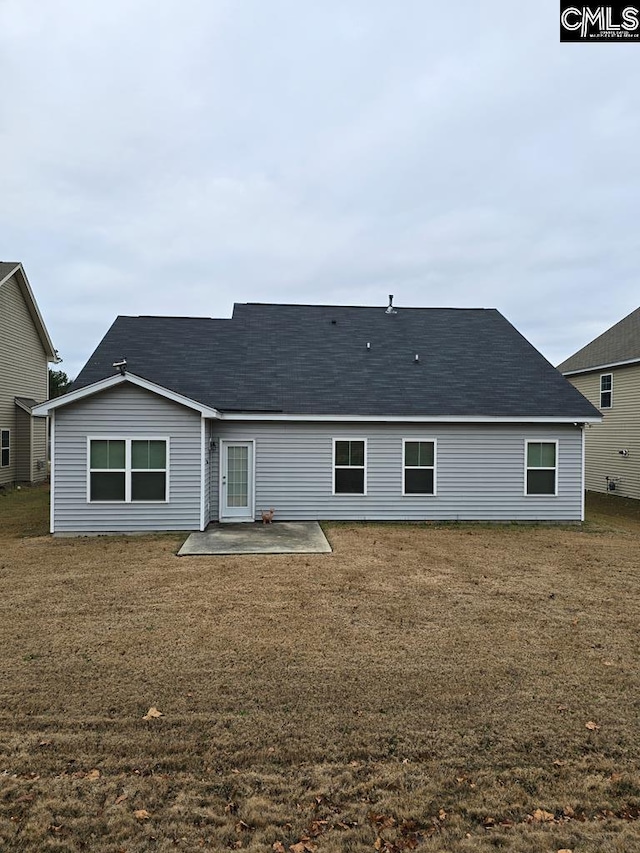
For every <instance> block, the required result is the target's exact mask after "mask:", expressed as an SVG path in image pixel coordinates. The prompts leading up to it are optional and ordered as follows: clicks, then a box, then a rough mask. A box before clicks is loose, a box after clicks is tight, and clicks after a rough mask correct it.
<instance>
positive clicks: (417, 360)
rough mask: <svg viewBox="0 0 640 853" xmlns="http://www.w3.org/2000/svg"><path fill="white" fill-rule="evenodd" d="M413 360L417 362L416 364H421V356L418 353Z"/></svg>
mask: <svg viewBox="0 0 640 853" xmlns="http://www.w3.org/2000/svg"><path fill="white" fill-rule="evenodd" d="M413 360H414V362H415V363H416V364H419V362H420V356H419V355H418V353H416V357H415V358H414V359H413Z"/></svg>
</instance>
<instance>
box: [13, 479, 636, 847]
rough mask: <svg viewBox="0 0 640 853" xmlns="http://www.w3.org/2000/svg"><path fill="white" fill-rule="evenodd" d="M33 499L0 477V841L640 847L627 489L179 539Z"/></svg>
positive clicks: (632, 519) (33, 493)
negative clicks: (88, 530) (529, 522)
mask: <svg viewBox="0 0 640 853" xmlns="http://www.w3.org/2000/svg"><path fill="white" fill-rule="evenodd" d="M613 500H615V499H613ZM46 502H47V495H46V492H45V491H44V490H43V489H34V490H30V489H23V490H22V491H20V492H14V493H13V494H11V495H9V496H3V497H0V607H1V614H0V674H1V680H0V849H2V850H10V851H22V850H28V851H77V850H88V851H99V853H103V852H104V853H106V851H109V853H117V852H118V853H119V851H130V853H134V851H169V850H171V851H173V850H175V849H182V850H186V851H197V850H200V849H210V850H225V849H244V850H252V851H275V852H276V853H282V851H283V850H284V851H287V853H289V851H291V853H311V851H317V853H325V851H326V853H336V851H361V850H378V851H386V853H399V851H405V850H413V849H418V850H420V851H425V853H435V851H438V853H443V852H444V851H452V853H454V852H455V853H472V852H473V853H481V852H482V851H494V850H496V849H498V850H500V849H503V850H508V851H519V852H520V853H540V851H554V853H555V851H558V850H561V849H564V850H572V851H574V853H595V851H598V853H612V851H617V853H622V851H624V853H630V851H637V850H640V821H639V820H638V817H639V815H640V765H639V758H640V740H639V737H638V735H639V719H640V691H639V687H640V684H639V681H640V679H639V660H640V656H639V651H640V649H639V635H638V628H639V616H640V607H639V603H640V596H639V591H638V585H639V576H640V538H639V534H640V521H639V520H638V515H637V514H636V515H635V516H634V511H633V510H631V511H629V512H626V513H621V511H620V509H619V508H620V507H621V506H622V504H615V505H614V506H615V509H614V510H613V514H612V510H611V507H612V504H611V503H610V502H607V501H606V500H602V501H599V502H598V505H597V506H595V507H594V509H593V510H592V511H591V516H590V521H589V523H588V524H587V525H585V527H584V528H580V527H575V528H549V527H526V526H500V527H497V526H496V527H483V526H471V525H468V526H465V525H451V526H431V525H373V524H372V525H355V524H354V525H334V524H329V525H327V526H326V529H327V534H328V536H329V539H330V541H331V543H332V545H333V547H334V549H335V551H334V553H333V554H331V555H317V556H264V557H257V556H256V557H196V558H178V557H176V556H175V553H176V549H177V547H178V545H179V544H180V542H181V541H182V538H183V537H178V536H173V535H167V536H153V537H150V536H147V537H128V538H125V537H113V538H111V537H109V538H93V539H52V538H50V537H48V536H47V535H46V511H47V510H46ZM616 512H618V515H616V514H615V513H616ZM152 706H154V707H156V708H158V709H159V710H160V711H161V712H162V714H163V716H161V717H158V718H155V719H149V720H145V719H143V717H144V715H146V713H147V711H148V710H149V708H150V707H152ZM587 724H589V725H587Z"/></svg>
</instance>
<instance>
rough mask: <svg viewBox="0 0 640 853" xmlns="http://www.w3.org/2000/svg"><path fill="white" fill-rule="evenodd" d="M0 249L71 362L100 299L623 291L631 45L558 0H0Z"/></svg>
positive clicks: (188, 302) (135, 302) (510, 303)
mask: <svg viewBox="0 0 640 853" xmlns="http://www.w3.org/2000/svg"><path fill="white" fill-rule="evenodd" d="M0 79H1V80H2V84H1V85H0V259H2V260H21V261H22V262H23V263H24V266H25V269H26V272H27V275H28V276H29V279H30V281H31V284H32V286H33V289H34V291H35V293H36V298H37V299H38V302H39V305H40V308H41V310H42V313H43V314H44V317H45V321H46V322H47V325H48V327H49V331H50V333H51V336H52V338H53V340H54V343H55V345H56V346H57V348H58V349H59V351H60V354H61V355H62V356H63V358H64V363H63V364H62V368H63V369H65V370H66V371H67V373H69V375H70V376H75V375H76V373H77V372H78V370H79V368H80V367H81V366H82V364H83V363H84V361H85V360H86V359H87V357H88V356H89V355H90V353H91V352H92V350H93V349H94V347H95V346H96V344H97V343H98V341H99V340H100V339H101V338H102V336H103V334H104V333H105V332H106V330H107V328H108V327H109V326H110V325H111V323H112V321H113V319H114V318H115V317H116V315H118V314H179V315H191V316H213V317H226V316H230V313H231V308H232V304H233V302H234V301H237V302H247V301H261V302H312V303H313V302H322V303H338V304H373V305H375V304H380V305H385V304H386V300H387V294H389V293H393V294H395V301H396V303H397V304H398V305H400V306H402V305H412V306H453V307H465V306H468V307H495V308H498V309H499V310H500V311H502V313H503V314H505V315H506V316H507V317H508V319H509V320H511V321H512V322H513V323H514V324H515V325H516V326H517V327H518V329H519V330H520V331H521V332H522V333H523V334H524V335H525V336H526V337H528V338H529V340H531V342H532V343H533V344H534V345H535V346H537V347H538V349H540V350H541V351H542V353H543V354H544V355H545V356H546V357H547V358H548V359H549V360H550V361H552V362H553V363H557V362H559V361H560V360H562V359H563V358H565V357H566V356H568V355H569V354H570V353H572V352H573V351H574V350H576V349H578V348H579V347H580V346H582V345H584V344H585V343H587V342H588V341H589V340H590V339H591V338H593V337H594V336H595V335H596V334H599V333H600V332H601V331H603V330H604V329H605V328H607V327H608V326H610V325H611V324H612V323H614V322H616V321H617V320H619V319H621V318H622V317H623V316H624V315H625V314H627V313H629V312H630V311H631V310H633V309H635V308H636V307H638V305H639V304H640V297H639V296H638V281H639V278H640V276H639V272H638V271H639V270H640V168H639V151H640V145H639V143H640V94H639V93H640V86H639V85H638V84H639V82H640V43H635V44H614V43H606V44H560V42H559V3H558V0H537V2H536V3H514V2H513V0H483V2H477V0H459V2H457V3H456V4H449V3H435V2H433V0H394V2H392V0H322V2H318V0H179V2H178V0H109V2H102V3H99V2H97V0H0Z"/></svg>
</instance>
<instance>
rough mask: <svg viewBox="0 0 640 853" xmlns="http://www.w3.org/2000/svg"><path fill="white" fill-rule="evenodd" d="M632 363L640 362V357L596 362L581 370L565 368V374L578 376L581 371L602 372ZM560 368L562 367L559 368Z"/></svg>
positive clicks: (563, 373) (563, 372)
mask: <svg viewBox="0 0 640 853" xmlns="http://www.w3.org/2000/svg"><path fill="white" fill-rule="evenodd" d="M632 364H640V358H628V359H625V360H624V361H611V362H607V363H606V364H594V365H593V366H592V367H582V368H580V369H579V370H563V371H561V373H562V375H563V376H577V375H578V374H580V373H600V372H601V371H603V370H612V369H613V368H614V367H628V366H629V365H632ZM558 370H560V368H558Z"/></svg>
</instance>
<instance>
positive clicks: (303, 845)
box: [289, 838, 317, 853]
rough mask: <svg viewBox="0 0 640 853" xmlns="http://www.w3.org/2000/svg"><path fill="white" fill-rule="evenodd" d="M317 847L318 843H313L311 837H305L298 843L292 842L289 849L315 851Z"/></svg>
mask: <svg viewBox="0 0 640 853" xmlns="http://www.w3.org/2000/svg"><path fill="white" fill-rule="evenodd" d="M316 847H317V845H316V844H313V842H312V841H311V840H310V839H308V838H303V839H301V840H300V841H298V842H297V843H296V844H290V845H289V850H291V853H313V851H314V850H315V849H316Z"/></svg>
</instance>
